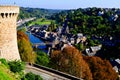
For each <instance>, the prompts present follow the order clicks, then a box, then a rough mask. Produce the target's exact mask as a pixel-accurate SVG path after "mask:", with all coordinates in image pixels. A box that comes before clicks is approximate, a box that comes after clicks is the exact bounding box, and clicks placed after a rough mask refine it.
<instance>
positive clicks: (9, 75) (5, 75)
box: [0, 63, 15, 80]
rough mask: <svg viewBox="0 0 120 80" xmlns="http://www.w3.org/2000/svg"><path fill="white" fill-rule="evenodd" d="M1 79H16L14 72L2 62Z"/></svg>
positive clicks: (0, 66)
mask: <svg viewBox="0 0 120 80" xmlns="http://www.w3.org/2000/svg"><path fill="white" fill-rule="evenodd" d="M0 80H15V76H14V73H12V72H11V71H10V70H9V69H8V68H7V67H6V66H5V65H4V64H2V63H0Z"/></svg>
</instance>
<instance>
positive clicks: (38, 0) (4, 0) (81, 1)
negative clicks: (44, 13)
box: [0, 0, 120, 9]
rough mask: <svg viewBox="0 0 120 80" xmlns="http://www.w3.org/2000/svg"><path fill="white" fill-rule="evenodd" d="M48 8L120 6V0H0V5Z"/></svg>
mask: <svg viewBox="0 0 120 80" xmlns="http://www.w3.org/2000/svg"><path fill="white" fill-rule="evenodd" d="M14 4H15V5H18V6H20V7H32V8H47V9H77V8H88V7H99V8H120V0H0V5H14Z"/></svg>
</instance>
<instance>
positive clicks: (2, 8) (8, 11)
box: [0, 5, 19, 18]
mask: <svg viewBox="0 0 120 80" xmlns="http://www.w3.org/2000/svg"><path fill="white" fill-rule="evenodd" d="M18 14H19V7H18V6H9V5H0V18H10V17H14V16H15V17H17V16H18Z"/></svg>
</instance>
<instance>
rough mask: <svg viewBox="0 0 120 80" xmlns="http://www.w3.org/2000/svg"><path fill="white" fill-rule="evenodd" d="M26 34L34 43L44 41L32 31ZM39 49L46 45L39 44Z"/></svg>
mask: <svg viewBox="0 0 120 80" xmlns="http://www.w3.org/2000/svg"><path fill="white" fill-rule="evenodd" d="M26 34H27V35H28V37H29V40H30V42H31V43H32V44H34V43H44V42H43V41H42V40H41V39H39V38H37V37H35V36H34V35H32V34H31V33H29V32H26ZM38 48H39V49H45V48H46V45H39V46H38Z"/></svg>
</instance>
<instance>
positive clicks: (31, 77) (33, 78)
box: [21, 72, 43, 80]
mask: <svg viewBox="0 0 120 80" xmlns="http://www.w3.org/2000/svg"><path fill="white" fill-rule="evenodd" d="M21 80H43V79H42V77H41V76H39V75H35V74H33V73H32V72H29V73H27V74H26V75H25V77H24V78H22V79H21Z"/></svg>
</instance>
